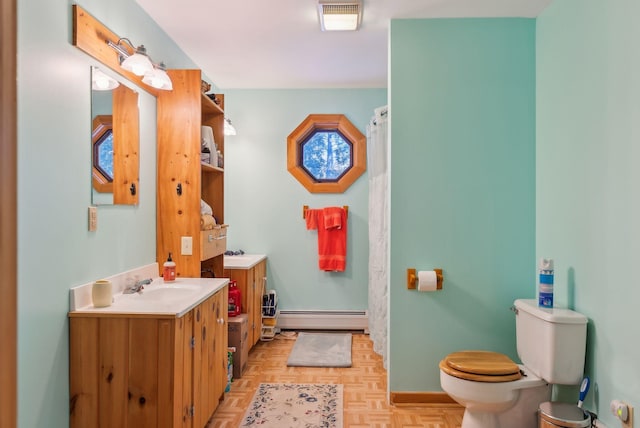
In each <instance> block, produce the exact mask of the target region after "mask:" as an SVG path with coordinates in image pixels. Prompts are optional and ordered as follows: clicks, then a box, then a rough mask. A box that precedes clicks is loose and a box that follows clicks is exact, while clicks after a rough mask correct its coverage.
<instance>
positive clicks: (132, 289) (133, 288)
mask: <svg viewBox="0 0 640 428" xmlns="http://www.w3.org/2000/svg"><path fill="white" fill-rule="evenodd" d="M151 281H153V280H152V279H151V278H148V279H143V280H141V281H136V282H135V283H133V284H132V285H129V286H128V287H127V288H125V289H124V291H123V292H122V293H123V294H133V293H139V292H141V291H142V290H143V289H144V286H145V285H147V284H151Z"/></svg>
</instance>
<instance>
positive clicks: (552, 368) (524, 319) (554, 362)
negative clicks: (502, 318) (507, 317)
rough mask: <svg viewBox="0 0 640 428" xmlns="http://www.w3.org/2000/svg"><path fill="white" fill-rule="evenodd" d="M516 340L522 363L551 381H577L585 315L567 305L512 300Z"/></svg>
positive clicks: (582, 356)
mask: <svg viewBox="0 0 640 428" xmlns="http://www.w3.org/2000/svg"><path fill="white" fill-rule="evenodd" d="M514 305H515V312H516V343H517V351H518V356H519V357H520V360H521V361H522V364H524V365H525V366H526V367H527V368H528V369H529V370H531V371H532V372H533V373H534V374H535V375H536V376H538V377H541V378H542V379H544V380H546V381H547V382H548V383H551V384H559V385H577V384H579V383H580V381H581V380H582V377H583V375H584V359H585V351H586V345H587V317H585V316H584V315H582V314H579V313H578V312H575V311H572V310H570V309H559V308H553V309H549V308H540V307H538V304H537V301H536V300H525V299H519V300H516V301H515V304H514Z"/></svg>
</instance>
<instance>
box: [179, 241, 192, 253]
mask: <svg viewBox="0 0 640 428" xmlns="http://www.w3.org/2000/svg"><path fill="white" fill-rule="evenodd" d="M180 244H181V245H180V254H182V255H183V256H190V255H192V254H193V238H192V237H191V236H183V237H182V240H181V243H180Z"/></svg>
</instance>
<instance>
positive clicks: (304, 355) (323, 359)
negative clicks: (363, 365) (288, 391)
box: [287, 333, 351, 367]
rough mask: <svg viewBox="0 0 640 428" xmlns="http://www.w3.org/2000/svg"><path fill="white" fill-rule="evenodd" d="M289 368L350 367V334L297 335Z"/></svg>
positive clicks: (288, 362) (288, 363)
mask: <svg viewBox="0 0 640 428" xmlns="http://www.w3.org/2000/svg"><path fill="white" fill-rule="evenodd" d="M287 366H290V367H294V366H295V367H351V333H299V334H298V338H297V339H296V343H294V344H293V349H292V350H291V354H290V355H289V360H288V361H287Z"/></svg>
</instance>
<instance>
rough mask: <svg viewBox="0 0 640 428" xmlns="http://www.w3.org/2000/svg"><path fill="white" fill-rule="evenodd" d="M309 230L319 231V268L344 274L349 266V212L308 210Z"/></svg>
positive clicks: (306, 215)
mask: <svg viewBox="0 0 640 428" xmlns="http://www.w3.org/2000/svg"><path fill="white" fill-rule="evenodd" d="M305 220H306V223H307V229H309V230H311V229H318V267H319V268H320V270H324V271H338V272H344V270H345V267H346V265H347V212H346V211H345V210H344V208H341V207H328V208H324V209H321V210H307V212H306V214H305Z"/></svg>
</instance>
